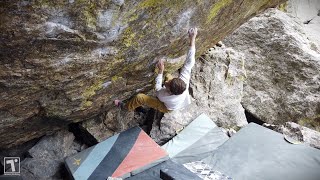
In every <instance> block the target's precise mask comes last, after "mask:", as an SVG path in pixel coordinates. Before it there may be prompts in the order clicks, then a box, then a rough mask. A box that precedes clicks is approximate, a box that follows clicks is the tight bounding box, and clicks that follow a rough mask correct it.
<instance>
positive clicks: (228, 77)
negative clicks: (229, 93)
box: [226, 72, 234, 85]
mask: <svg viewBox="0 0 320 180" xmlns="http://www.w3.org/2000/svg"><path fill="white" fill-rule="evenodd" d="M233 81H234V79H233V77H232V76H231V74H230V73H229V72H227V73H226V83H227V84H228V85H232V84H233Z"/></svg>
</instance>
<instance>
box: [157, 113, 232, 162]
mask: <svg viewBox="0 0 320 180" xmlns="http://www.w3.org/2000/svg"><path fill="white" fill-rule="evenodd" d="M228 139H229V137H228V136H227V135H226V134H225V133H224V132H222V131H221V129H220V128H219V127H218V126H217V125H216V124H215V123H214V122H213V121H212V120H211V119H210V118H209V117H208V116H207V115H205V114H201V115H200V116H198V117H197V118H196V119H194V120H193V121H192V122H191V123H190V124H189V125H188V126H187V127H186V128H185V129H183V130H182V131H181V132H180V133H179V134H177V135H176V136H175V137H174V138H173V139H172V140H170V141H169V142H167V143H166V144H165V145H163V146H162V148H163V149H164V150H166V151H167V152H168V153H169V156H170V158H171V159H172V160H173V161H175V162H178V163H181V164H184V163H188V162H193V161H199V160H201V159H203V158H205V157H207V156H209V155H210V154H212V152H213V151H214V150H215V149H216V148H218V147H219V146H220V145H222V144H223V143H224V142H225V141H227V140H228Z"/></svg>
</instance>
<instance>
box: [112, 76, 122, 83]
mask: <svg viewBox="0 0 320 180" xmlns="http://www.w3.org/2000/svg"><path fill="white" fill-rule="evenodd" d="M121 78H122V77H119V76H112V78H111V81H112V82H116V81H118V80H119V79H121Z"/></svg>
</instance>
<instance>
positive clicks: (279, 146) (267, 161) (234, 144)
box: [203, 123, 320, 180]
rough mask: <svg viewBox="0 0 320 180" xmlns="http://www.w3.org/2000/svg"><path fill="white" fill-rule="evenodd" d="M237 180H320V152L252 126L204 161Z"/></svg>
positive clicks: (244, 129) (255, 125)
mask: <svg viewBox="0 0 320 180" xmlns="http://www.w3.org/2000/svg"><path fill="white" fill-rule="evenodd" d="M203 161H204V162H206V163H207V164H209V165H210V166H211V167H212V168H213V169H214V170H217V171H220V172H222V173H225V174H228V175H230V176H231V177H233V178H234V179H237V180H283V179H288V180H289V179H290V180H302V179H303V180H319V179H320V150H318V149H315V148H312V147H310V146H308V145H305V144H291V143H289V142H287V141H286V140H285V139H284V137H283V135H282V134H280V133H277V132H275V131H272V130H270V129H267V128H264V127H262V126H259V125H257V124H254V123H250V124H248V125H247V126H245V127H244V128H242V129H241V130H240V131H239V132H237V133H236V134H235V135H234V136H232V137H231V138H230V139H229V140H228V141H227V142H226V143H224V144H223V145H222V146H220V147H219V148H218V149H217V150H216V151H215V152H214V153H213V154H212V155H211V156H209V157H207V158H205V159H204V160H203Z"/></svg>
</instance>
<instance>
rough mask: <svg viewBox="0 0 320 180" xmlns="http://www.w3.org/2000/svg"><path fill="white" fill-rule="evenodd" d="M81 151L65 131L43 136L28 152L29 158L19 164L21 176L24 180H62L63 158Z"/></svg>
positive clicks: (70, 134)
mask: <svg viewBox="0 0 320 180" xmlns="http://www.w3.org/2000/svg"><path fill="white" fill-rule="evenodd" d="M81 150H82V149H81V145H80V144H79V143H77V142H76V141H74V135H73V134H72V133H70V132H68V131H66V130H61V131H58V132H56V133H55V134H53V135H51V136H45V137H43V138H42V139H41V140H40V141H39V142H38V143H37V144H36V145H35V146H33V147H32V148H31V149H30V150H29V151H28V152H29V156H31V157H28V158H26V159H24V160H23V161H22V162H21V176H22V178H23V179H25V180H29V179H30V180H32V179H62V178H63V177H64V176H65V175H66V174H63V172H64V171H63V169H64V158H65V157H66V156H70V155H72V154H75V153H77V152H79V151H81ZM65 173H66V172H65Z"/></svg>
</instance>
